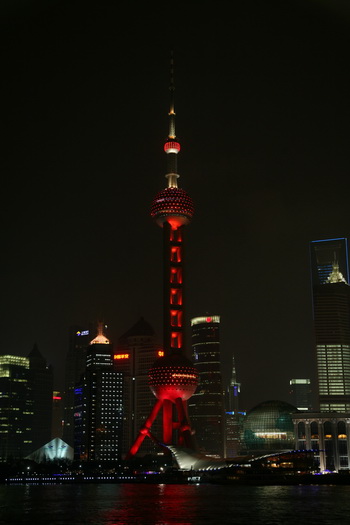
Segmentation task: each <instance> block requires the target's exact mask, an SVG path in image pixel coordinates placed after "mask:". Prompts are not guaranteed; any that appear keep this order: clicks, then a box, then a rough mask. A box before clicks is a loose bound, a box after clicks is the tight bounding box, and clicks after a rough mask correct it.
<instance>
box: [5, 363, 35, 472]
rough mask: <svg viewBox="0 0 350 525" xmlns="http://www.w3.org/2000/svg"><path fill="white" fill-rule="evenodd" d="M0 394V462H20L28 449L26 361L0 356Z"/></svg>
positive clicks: (30, 417) (29, 403)
mask: <svg viewBox="0 0 350 525" xmlns="http://www.w3.org/2000/svg"><path fill="white" fill-rule="evenodd" d="M0 392H1V396H0V462H7V461H11V460H13V459H21V458H24V457H25V456H26V455H27V454H28V453H29V452H31V449H32V421H33V400H32V399H31V397H30V389H29V358H28V357H18V356H14V355H1V356H0Z"/></svg>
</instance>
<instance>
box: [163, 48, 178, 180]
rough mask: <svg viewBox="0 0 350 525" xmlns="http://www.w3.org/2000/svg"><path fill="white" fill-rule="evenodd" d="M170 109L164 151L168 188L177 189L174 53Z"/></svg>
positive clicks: (171, 67) (170, 86)
mask: <svg viewBox="0 0 350 525" xmlns="http://www.w3.org/2000/svg"><path fill="white" fill-rule="evenodd" d="M169 91H170V107H169V113H168V116H169V130H168V139H167V141H166V143H165V144H164V151H165V153H166V154H167V161H168V163H167V168H168V169H167V174H166V175H165V177H166V179H168V188H177V179H178V178H179V177H180V175H179V174H178V173H177V154H178V153H179V151H180V144H179V142H177V140H176V132H175V115H176V114H175V96H174V94H175V82H174V53H173V51H171V54H170V85H169Z"/></svg>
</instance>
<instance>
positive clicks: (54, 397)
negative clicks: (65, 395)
mask: <svg viewBox="0 0 350 525" xmlns="http://www.w3.org/2000/svg"><path fill="white" fill-rule="evenodd" d="M52 399H58V400H61V399H62V398H61V396H52Z"/></svg>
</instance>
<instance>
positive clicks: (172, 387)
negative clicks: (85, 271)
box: [129, 59, 198, 456]
mask: <svg viewBox="0 0 350 525" xmlns="http://www.w3.org/2000/svg"><path fill="white" fill-rule="evenodd" d="M174 90H175V87H174V77H173V60H172V59H171V75H170V110H169V133H168V138H167V140H166V142H165V144H164V151H165V153H166V156H167V162H168V163H167V167H168V170H167V174H166V176H165V177H166V179H167V182H168V184H167V187H166V188H165V189H164V190H162V191H160V192H159V193H158V194H157V195H156V197H155V199H154V201H153V203H152V206H151V217H152V218H153V219H154V220H155V222H156V223H157V224H158V225H159V226H160V227H161V228H162V229H163V248H164V250H163V258H164V259H163V271H164V273H163V292H164V296H163V347H164V356H162V357H160V358H159V359H157V361H156V362H155V363H154V364H153V366H152V367H151V368H150V370H149V386H150V388H151V390H152V392H153V394H154V395H155V397H156V398H157V402H156V404H155V405H154V407H153V410H152V411H151V413H150V415H149V417H148V418H147V420H146V422H145V424H144V425H143V427H142V428H141V429H140V431H139V435H138V437H137V438H136V440H135V441H134V444H133V445H132V447H131V449H130V451H129V456H132V455H134V454H136V453H137V451H138V449H139V447H140V445H141V443H142V441H143V440H144V438H145V436H149V437H150V438H152V439H155V441H157V439H156V438H155V437H154V436H153V435H152V434H151V432H150V429H151V426H152V423H153V421H154V420H155V418H156V417H157V414H158V412H159V411H160V410H161V409H162V413H163V439H162V441H163V443H164V444H167V445H171V444H177V445H180V446H186V447H188V448H193V442H192V431H191V427H190V423H189V418H188V411H187V400H188V399H189V398H190V397H191V396H192V394H194V392H195V390H196V387H197V384H198V372H197V370H196V368H195V367H194V366H193V364H192V363H191V361H190V360H189V359H188V358H187V357H186V356H185V350H184V294H183V291H184V271H183V263H184V257H183V255H184V252H183V250H184V229H185V226H186V225H187V224H189V222H190V221H191V219H192V216H193V212H194V207H193V201H192V199H191V198H190V197H189V195H188V194H187V193H186V192H185V191H184V190H183V189H181V188H179V187H178V184H177V181H178V178H179V175H178V173H177V155H178V153H179V151H180V144H179V142H178V141H177V139H176V134H175V106H174Z"/></svg>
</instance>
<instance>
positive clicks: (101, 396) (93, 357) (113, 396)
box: [74, 323, 123, 462]
mask: <svg viewBox="0 0 350 525" xmlns="http://www.w3.org/2000/svg"><path fill="white" fill-rule="evenodd" d="M74 420H75V425H74V457H75V458H76V459H80V460H82V461H97V462H113V461H118V460H119V459H120V457H121V445H122V421H123V377H122V373H121V372H118V371H117V370H116V368H115V365H114V353H113V348H112V345H111V343H110V342H109V340H108V339H107V338H106V337H105V336H104V334H103V325H102V323H101V324H100V325H99V333H98V335H97V336H96V337H95V338H94V339H93V340H92V341H91V342H90V344H89V346H88V348H87V350H86V370H85V373H84V374H83V376H82V378H81V382H80V384H77V385H76V387H75V410H74Z"/></svg>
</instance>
